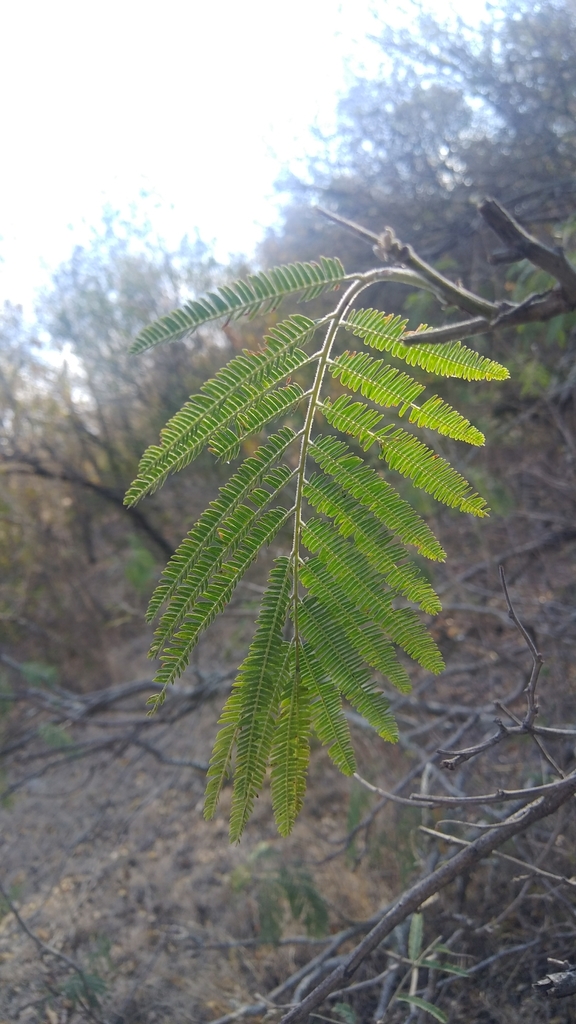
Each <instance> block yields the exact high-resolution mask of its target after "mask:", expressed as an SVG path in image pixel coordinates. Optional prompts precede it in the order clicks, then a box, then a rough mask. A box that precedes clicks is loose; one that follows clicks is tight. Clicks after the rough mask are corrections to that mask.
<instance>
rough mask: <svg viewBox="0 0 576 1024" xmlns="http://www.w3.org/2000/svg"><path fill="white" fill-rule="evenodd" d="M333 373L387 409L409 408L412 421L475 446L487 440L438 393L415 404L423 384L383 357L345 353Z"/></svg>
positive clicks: (331, 369) (337, 361)
mask: <svg viewBox="0 0 576 1024" xmlns="http://www.w3.org/2000/svg"><path fill="white" fill-rule="evenodd" d="M330 372H331V373H332V375H333V376H334V377H338V378H339V379H340V380H341V382H342V384H344V385H345V386H346V387H349V388H350V389H351V390H352V391H358V390H360V393H361V394H362V395H364V397H365V398H369V399H370V400H371V401H372V402H376V404H377V405H380V406H382V407H383V408H385V409H386V408H389V407H390V406H396V405H400V406H401V409H400V411H399V413H398V415H399V416H404V414H405V413H406V412H407V411H408V410H410V416H409V419H410V423H416V425H417V426H419V427H427V428H428V429H429V430H435V431H436V432H437V433H438V434H445V435H446V436H448V437H452V438H454V440H455V441H466V442H467V443H468V444H475V445H483V444H484V442H485V438H484V435H483V434H482V433H481V432H480V431H479V430H477V429H476V427H473V426H472V425H471V423H470V420H467V419H466V418H465V417H464V416H462V415H461V414H460V413H459V412H457V411H456V410H455V409H453V408H452V406H450V405H448V404H447V402H444V401H443V399H442V398H439V397H438V395H434V396H433V397H432V398H428V399H427V401H426V402H424V405H416V403H415V401H414V399H415V398H417V397H418V395H420V394H421V393H422V392H423V391H425V387H424V385H423V384H418V383H417V381H415V380H413V379H412V377H409V376H408V375H407V374H406V373H402V372H401V371H400V370H397V369H395V368H394V367H393V366H387V365H386V364H385V363H384V362H383V360H381V359H372V357H371V356H369V355H367V354H366V353H363V352H360V353H356V352H345V353H344V355H342V356H340V357H339V358H338V359H337V360H336V361H335V363H334V364H333V365H332V366H331V367H330Z"/></svg>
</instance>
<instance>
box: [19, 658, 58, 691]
mask: <svg viewBox="0 0 576 1024" xmlns="http://www.w3.org/2000/svg"><path fill="white" fill-rule="evenodd" d="M20 670H21V672H22V675H23V676H24V678H25V680H26V682H27V683H28V684H29V685H30V686H47V687H49V688H50V687H51V686H55V685H56V683H57V682H58V670H57V669H56V668H54V666H53V665H45V664H44V663H43V662H41V661H26V662H24V663H23V664H22V665H20Z"/></svg>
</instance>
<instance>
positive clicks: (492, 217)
mask: <svg viewBox="0 0 576 1024" xmlns="http://www.w3.org/2000/svg"><path fill="white" fill-rule="evenodd" d="M478 212H479V213H480V215H481V216H482V217H483V218H484V220H485V221H486V223H487V224H488V225H489V226H490V227H491V228H492V230H493V231H494V233H495V234H497V235H498V238H500V239H501V240H502V241H503V242H504V244H505V245H506V246H507V249H506V250H505V251H504V252H496V253H494V254H493V255H492V256H489V257H488V262H489V263H492V264H493V265H494V264H499V263H515V262H516V261H517V260H523V259H526V260H530V262H531V263H533V264H534V266H536V267H540V269H541V270H545V271H546V273H547V274H550V275H551V276H552V277H555V278H556V280H557V281H558V282H559V283H560V285H561V286H562V289H563V291H564V294H565V296H566V298H567V300H568V302H570V303H571V304H572V308H574V306H576V269H575V268H574V267H573V266H572V264H571V263H570V262H569V260H567V259H566V256H565V255H564V252H563V251H562V249H560V248H556V249H549V248H548V246H547V245H544V244H543V243H542V242H539V241H538V239H536V238H534V236H533V235H530V234H528V232H527V231H525V230H524V228H523V227H521V226H520V224H519V223H518V221H516V220H514V217H512V215H511V214H510V213H508V211H507V210H505V209H504V208H503V207H502V206H500V203H497V202H496V200H495V199H484V200H483V202H481V203H480V205H479V207H478Z"/></svg>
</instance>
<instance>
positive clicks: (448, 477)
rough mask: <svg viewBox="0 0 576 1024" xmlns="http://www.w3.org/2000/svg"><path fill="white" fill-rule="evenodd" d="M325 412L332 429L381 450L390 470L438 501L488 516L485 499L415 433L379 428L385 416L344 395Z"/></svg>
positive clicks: (398, 429)
mask: <svg viewBox="0 0 576 1024" xmlns="http://www.w3.org/2000/svg"><path fill="white" fill-rule="evenodd" d="M322 410H323V412H324V414H325V416H326V419H327V420H328V422H329V423H331V424H332V426H334V427H336V429H337V430H342V431H344V432H345V433H347V434H351V435H352V436H353V437H357V438H358V440H359V442H360V444H361V445H362V447H363V448H364V450H365V451H367V450H368V448H370V447H371V446H372V445H373V444H377V445H378V446H379V447H380V450H381V454H380V458H383V459H386V462H387V463H388V465H389V466H390V468H391V469H395V470H396V471H397V472H399V473H401V474H402V476H405V477H408V479H409V480H411V481H412V483H413V484H414V486H415V487H419V488H421V489H422V490H423V491H427V492H428V494H431V495H432V496H433V497H434V498H436V500H437V501H442V502H443V503H444V504H445V505H448V506H450V507H451V508H458V509H459V510H460V511H461V512H469V513H471V514H472V515H475V516H480V517H483V516H487V515H488V511H489V510H488V507H487V505H486V502H485V501H484V498H482V497H481V496H480V495H479V494H476V493H475V492H473V491H472V488H471V486H470V484H469V483H468V481H467V480H465V479H464V477H462V476H460V474H459V473H457V472H456V470H455V469H453V468H452V466H451V465H450V463H449V462H446V460H445V459H442V458H441V457H440V456H439V455H437V454H436V452H434V451H432V449H431V448H428V446H427V445H425V444H423V443H422V441H419V440H418V438H416V437H414V435H413V434H409V433H407V431H405V430H402V428H401V427H395V426H394V425H393V424H391V425H389V426H387V427H384V428H383V429H381V430H378V429H376V428H377V427H379V425H380V423H381V421H382V416H381V415H380V413H378V412H377V411H376V410H375V409H370V408H369V407H368V406H367V405H364V403H363V402H353V401H352V399H351V398H350V397H349V396H348V395H341V396H340V398H337V399H336V401H335V402H334V403H331V402H329V400H328V399H327V400H326V401H325V402H324V403H323V405H322Z"/></svg>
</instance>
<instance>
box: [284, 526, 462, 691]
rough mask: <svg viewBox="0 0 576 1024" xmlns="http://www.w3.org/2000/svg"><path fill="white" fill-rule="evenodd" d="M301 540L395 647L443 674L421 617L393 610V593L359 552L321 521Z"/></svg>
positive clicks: (396, 609) (436, 651) (305, 530)
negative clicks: (385, 587) (385, 586)
mask: <svg viewBox="0 0 576 1024" xmlns="http://www.w3.org/2000/svg"><path fill="white" fill-rule="evenodd" d="M302 540H303V543H304V544H305V545H306V547H307V548H308V550H309V551H312V552H313V553H315V554H318V556H319V558H320V559H321V561H323V562H324V564H325V565H326V567H327V569H328V570H329V572H330V573H331V575H332V576H334V578H335V579H336V580H337V582H338V583H339V585H340V587H341V588H342V590H343V591H344V593H345V594H346V595H347V597H348V598H349V600H350V601H352V602H353V603H354V604H355V605H356V607H357V608H358V609H359V610H360V611H361V612H362V613H363V614H365V615H367V616H369V617H370V619H371V620H372V621H373V622H375V623H376V624H377V625H379V626H380V627H381V628H382V629H383V630H384V632H385V633H386V635H387V636H388V637H389V638H390V639H391V640H392V641H394V643H397V644H398V645H399V646H400V647H402V648H403V650H405V651H406V652H407V654H409V655H410V657H412V658H414V659H415V660H416V661H418V662H419V663H420V664H421V665H422V666H423V668H427V669H428V670H429V671H430V672H435V673H438V672H441V671H442V670H443V668H444V662H443V661H442V657H441V655H440V652H439V650H438V648H437V646H436V644H435V643H434V641H433V639H432V637H431V636H430V634H429V633H428V631H427V630H426V628H425V627H424V626H423V625H422V623H421V622H420V619H419V618H418V616H417V615H416V614H415V613H414V612H413V611H412V610H411V609H409V608H393V607H392V600H393V597H394V595H393V593H391V592H390V591H388V592H386V591H385V590H384V589H383V587H382V579H381V577H380V575H379V574H378V573H377V572H376V571H375V570H374V569H373V568H372V566H371V565H370V563H369V562H368V560H367V559H366V558H365V556H364V555H363V553H362V552H361V551H360V550H358V549H357V548H356V547H354V546H353V545H352V544H349V543H348V541H346V540H345V539H344V538H343V537H341V536H340V535H339V534H338V533H336V531H335V530H334V528H333V527H332V526H331V524H330V523H326V522H322V521H321V520H319V519H312V520H309V521H308V522H307V523H306V524H305V526H304V527H303V529H302Z"/></svg>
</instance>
